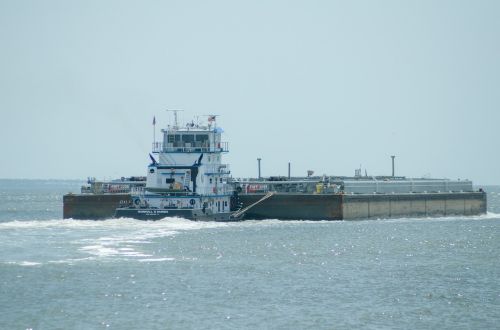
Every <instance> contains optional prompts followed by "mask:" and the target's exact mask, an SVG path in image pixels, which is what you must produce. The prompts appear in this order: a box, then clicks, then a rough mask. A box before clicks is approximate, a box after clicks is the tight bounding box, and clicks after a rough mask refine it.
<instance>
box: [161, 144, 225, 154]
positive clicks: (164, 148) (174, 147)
mask: <svg viewBox="0 0 500 330" xmlns="http://www.w3.org/2000/svg"><path fill="white" fill-rule="evenodd" d="M152 151H153V153H160V152H186V153H189V152H204V153H205V152H207V153H208V152H228V151H229V143H228V142H220V143H217V144H216V145H211V146H206V145H201V144H197V143H196V142H195V143H182V142H176V143H167V145H164V143H162V142H153V147H152Z"/></svg>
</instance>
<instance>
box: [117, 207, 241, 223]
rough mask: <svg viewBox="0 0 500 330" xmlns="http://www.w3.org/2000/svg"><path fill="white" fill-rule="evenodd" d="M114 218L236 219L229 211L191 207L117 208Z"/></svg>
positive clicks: (152, 219)
mask: <svg viewBox="0 0 500 330" xmlns="http://www.w3.org/2000/svg"><path fill="white" fill-rule="evenodd" d="M114 217H115V218H132V219H136V220H151V221H154V220H161V219H164V218H167V217H169V218H170V217H172V218H183V219H187V220H195V221H237V220H238V219H232V218H231V214H230V213H218V214H204V213H203V212H201V211H200V210H192V209H148V208H118V209H116V211H115V214H114Z"/></svg>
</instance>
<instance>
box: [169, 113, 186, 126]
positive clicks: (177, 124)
mask: <svg viewBox="0 0 500 330" xmlns="http://www.w3.org/2000/svg"><path fill="white" fill-rule="evenodd" d="M167 111H170V112H173V113H174V129H178V128H179V122H178V121H177V112H182V111H184V110H179V109H167Z"/></svg>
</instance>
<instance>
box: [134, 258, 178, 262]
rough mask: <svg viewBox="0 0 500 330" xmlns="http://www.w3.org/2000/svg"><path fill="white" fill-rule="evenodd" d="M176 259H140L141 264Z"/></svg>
mask: <svg viewBox="0 0 500 330" xmlns="http://www.w3.org/2000/svg"><path fill="white" fill-rule="evenodd" d="M173 260H175V258H147V259H139V260H138V261H140V262H158V261H173Z"/></svg>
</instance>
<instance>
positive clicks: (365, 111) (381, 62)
mask: <svg viewBox="0 0 500 330" xmlns="http://www.w3.org/2000/svg"><path fill="white" fill-rule="evenodd" d="M0 43H1V46H0V47H1V51H0V114H1V121H0V123H1V124H0V138H1V149H0V151H1V156H0V177H2V178H63V179H73V178H74V179H85V178H86V177H87V176H95V177H98V178H114V177H121V176H129V175H145V174H146V166H147V165H148V163H149V157H148V152H149V151H150V149H151V142H152V136H153V126H152V119H153V116H154V115H156V119H157V123H158V125H157V128H158V132H157V136H159V127H160V126H165V125H166V124H167V123H168V121H169V120H170V118H169V117H170V116H169V114H168V113H167V112H166V111H165V109H168V108H173V109H179V108H180V109H184V110H185V112H184V113H183V114H182V117H183V118H184V119H185V120H191V118H193V116H196V115H198V114H209V113H215V114H218V115H220V117H219V119H218V124H219V126H221V127H223V128H224V130H225V132H226V134H225V140H226V141H229V146H230V153H229V154H227V155H226V156H225V162H227V163H229V164H230V165H231V170H232V173H233V175H234V176H236V177H243V176H256V175H257V161H256V158H257V157H261V158H262V172H263V175H265V176H267V175H286V174H287V164H288V162H289V161H290V162H291V163H292V175H305V174H306V171H307V170H308V169H311V170H314V171H315V174H320V175H321V174H323V173H326V174H332V175H353V174H354V169H355V168H357V167H359V166H360V165H361V166H362V168H363V173H364V170H365V168H366V169H367V171H368V174H369V175H378V174H390V172H391V160H390V155H391V154H394V155H396V156H397V158H396V174H398V175H406V176H409V177H421V176H428V175H430V176H432V177H447V178H452V179H456V178H463V179H465V178H468V179H471V180H474V182H476V183H478V184H500V1H477V0H476V1H457V0H452V1H438V0H432V1H422V0H418V1H401V0H395V1H326V0H325V1H311V0H308V1H270V0H267V1H234V0H232V1H186V0H182V1H123V0H120V1H102V0H99V1H88V0H85V1H68V0H61V1H50V0H49V1H24V0H13V1H6V0H0Z"/></svg>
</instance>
